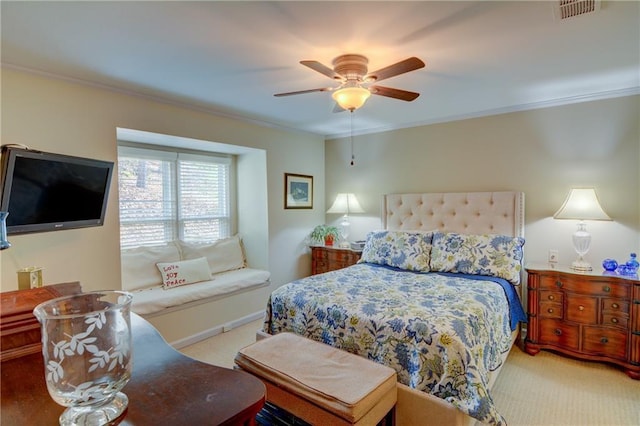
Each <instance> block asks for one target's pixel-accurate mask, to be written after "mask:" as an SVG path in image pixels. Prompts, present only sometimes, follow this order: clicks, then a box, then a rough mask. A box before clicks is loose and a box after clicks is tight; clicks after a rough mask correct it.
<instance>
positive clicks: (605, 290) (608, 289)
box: [602, 285, 611, 293]
mask: <svg viewBox="0 0 640 426" xmlns="http://www.w3.org/2000/svg"><path fill="white" fill-rule="evenodd" d="M602 291H604V292H605V293H609V292H610V291H611V287H609V286H608V285H605V286H604V287H602Z"/></svg>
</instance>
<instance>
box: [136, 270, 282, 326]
mask: <svg viewBox="0 0 640 426" xmlns="http://www.w3.org/2000/svg"><path fill="white" fill-rule="evenodd" d="M156 272H157V268H156ZM270 276H271V274H270V273H269V271H264V270H261V269H251V268H243V269H237V270H235V271H228V272H222V273H219V274H215V276H214V279H213V280H212V281H202V282H199V283H195V284H189V285H185V286H181V287H175V288H171V289H168V290H165V289H164V288H163V287H162V285H158V286H155V287H151V288H147V289H143V290H138V291H134V292H133V301H132V302H131V310H132V311H133V312H135V313H137V314H139V315H146V314H152V313H155V312H159V311H162V310H163V309H167V308H171V307H174V306H180V305H183V304H185V303H189V302H194V301H199V300H200V301H206V300H207V299H211V298H214V297H220V296H224V295H228V294H231V293H235V292H237V291H241V290H248V289H250V288H254V287H260V286H263V285H266V284H268V283H269V278H270Z"/></svg>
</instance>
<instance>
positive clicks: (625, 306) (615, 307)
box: [602, 299, 629, 315]
mask: <svg viewBox="0 0 640 426" xmlns="http://www.w3.org/2000/svg"><path fill="white" fill-rule="evenodd" d="M602 310H603V311H609V312H619V313H621V314H627V315H628V314H629V302H628V301H626V300H620V299H602Z"/></svg>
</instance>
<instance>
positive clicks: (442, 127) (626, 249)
mask: <svg viewBox="0 0 640 426" xmlns="http://www.w3.org/2000/svg"><path fill="white" fill-rule="evenodd" d="M356 114H357V112H356ZM639 118H640V96H629V97H622V98H616V99H608V100H600V101H593V102H584V103H578V104H573V105H567V106H561V107H553V108H545V109H538V110H532V111H525V112H516V113H510V114H502V115H495V116H490V117H484V118H477V119H469V120H461V121H456V122H450V123H443V124H434V125H429V126H422V127H414V128H409V129H404V130H397V131H390V132H384V133H377V134H371V135H361V136H356V137H355V138H354V150H355V155H356V163H355V166H353V167H352V166H349V157H350V143H349V140H348V138H341V139H335V140H329V141H327V143H326V152H325V159H326V171H325V173H326V203H329V202H331V201H332V200H333V198H334V197H335V194H336V193H338V192H355V193H356V194H357V196H358V199H359V200H360V201H361V204H362V206H363V208H364V209H365V210H366V212H367V213H366V214H361V215H353V217H352V219H351V223H352V225H351V228H352V232H351V234H352V239H356V238H364V236H365V235H366V232H367V231H368V230H369V229H372V228H379V227H380V221H379V214H380V203H381V195H382V194H384V193H391V192H430V191H431V192H445V191H453V192H460V191H496V190H519V191H524V193H525V199H526V201H525V210H526V212H525V216H526V219H525V220H526V229H525V232H526V235H525V236H526V240H527V242H526V246H525V247H526V260H527V261H530V262H533V261H543V262H546V260H547V253H548V250H549V249H558V250H559V255H560V256H559V257H560V262H561V263H570V262H571V261H572V260H574V259H575V256H576V255H575V253H574V251H573V248H572V247H573V246H572V244H571V234H572V233H573V232H574V231H575V227H576V222H575V221H563V220H554V219H552V218H551V216H552V215H553V214H554V213H555V212H556V210H558V208H560V206H561V204H562V202H563V201H564V199H565V197H566V195H567V193H568V191H569V189H570V188H571V187H572V186H595V188H596V191H597V193H598V196H599V198H600V202H601V204H602V207H603V208H604V210H605V211H606V212H607V213H608V214H609V215H610V216H611V217H612V218H613V222H589V223H588V224H587V229H588V230H589V231H590V232H591V233H592V237H593V240H592V248H591V251H590V252H589V253H588V254H587V260H589V261H590V262H591V263H592V264H593V265H594V266H598V267H599V265H600V263H601V261H602V260H603V259H604V258H607V257H613V258H615V259H618V260H626V259H628V256H629V253H630V252H632V251H636V252H639V251H640V184H639V183H640V161H639V158H640V130H639V122H640V119H639ZM356 119H357V117H356ZM327 219H328V220H329V221H337V220H338V219H339V218H338V217H337V216H336V215H328V216H327Z"/></svg>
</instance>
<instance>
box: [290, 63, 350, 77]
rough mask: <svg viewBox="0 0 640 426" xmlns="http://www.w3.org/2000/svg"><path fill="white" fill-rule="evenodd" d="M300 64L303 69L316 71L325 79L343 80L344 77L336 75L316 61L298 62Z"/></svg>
mask: <svg viewBox="0 0 640 426" xmlns="http://www.w3.org/2000/svg"><path fill="white" fill-rule="evenodd" d="M300 63H301V64H302V65H304V66H305V67H309V68H311V69H312V70H314V71H317V72H319V73H320V74H324V75H326V76H327V77H329V78H332V79H334V80H344V77H342V76H341V75H340V74H338V73H337V72H335V71H334V70H332V69H331V68H329V67H328V66H326V65H323V64H321V63H320V62H318V61H300Z"/></svg>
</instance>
